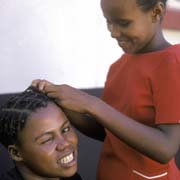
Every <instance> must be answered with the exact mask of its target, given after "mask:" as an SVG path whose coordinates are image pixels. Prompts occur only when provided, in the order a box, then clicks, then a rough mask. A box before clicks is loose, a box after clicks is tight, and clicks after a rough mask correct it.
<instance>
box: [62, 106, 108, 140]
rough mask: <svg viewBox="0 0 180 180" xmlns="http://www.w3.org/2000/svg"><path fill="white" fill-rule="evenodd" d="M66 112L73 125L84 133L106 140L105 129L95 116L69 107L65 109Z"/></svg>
mask: <svg viewBox="0 0 180 180" xmlns="http://www.w3.org/2000/svg"><path fill="white" fill-rule="evenodd" d="M64 112H65V114H66V116H67V117H68V119H69V120H70V121H71V123H72V125H73V126H74V127H76V128H77V129H78V130H79V131H80V132H82V133H83V134H84V135H86V136H88V137H91V138H93V139H96V140H100V141H103V140H104V138H105V135H106V134H105V130H104V128H103V127H102V126H101V125H100V124H99V123H98V122H97V121H96V120H95V119H94V118H93V117H91V116H90V115H87V114H82V113H78V112H75V111H71V110H68V109H64Z"/></svg>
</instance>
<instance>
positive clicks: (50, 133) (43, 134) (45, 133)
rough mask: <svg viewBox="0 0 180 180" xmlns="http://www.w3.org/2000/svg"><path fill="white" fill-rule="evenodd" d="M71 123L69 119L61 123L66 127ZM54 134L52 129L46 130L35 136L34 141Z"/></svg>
mask: <svg viewBox="0 0 180 180" xmlns="http://www.w3.org/2000/svg"><path fill="white" fill-rule="evenodd" d="M69 123H70V122H69V120H66V121H65V122H64V123H63V124H62V125H61V127H64V126H65V125H66V124H69ZM52 134H53V132H52V131H47V132H44V133H42V134H40V135H38V136H37V137H35V138H34V141H37V140H38V139H40V138H41V137H43V136H46V135H52Z"/></svg>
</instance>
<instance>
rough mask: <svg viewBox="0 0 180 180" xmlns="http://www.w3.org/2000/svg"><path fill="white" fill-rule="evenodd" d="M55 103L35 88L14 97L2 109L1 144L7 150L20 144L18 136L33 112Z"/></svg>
mask: <svg viewBox="0 0 180 180" xmlns="http://www.w3.org/2000/svg"><path fill="white" fill-rule="evenodd" d="M50 102H54V101H53V100H52V99H50V98H49V97H48V96H47V95H45V94H44V93H42V92H40V91H39V90H37V89H36V88H34V87H29V88H28V89H26V90H25V91H24V92H22V93H18V94H16V95H14V96H12V97H11V98H10V99H9V100H8V101H7V102H6V103H5V104H4V105H3V106H2V107H1V108H0V142H1V143H2V144H3V145H4V146H5V147H6V148H7V147H8V146H9V145H11V144H17V143H18V142H19V139H18V134H19V132H20V131H21V130H22V129H23V128H24V127H25V124H26V121H27V119H28V117H29V116H30V114H31V113H32V112H35V111H36V110H37V109H39V108H45V107H47V105H48V103H50Z"/></svg>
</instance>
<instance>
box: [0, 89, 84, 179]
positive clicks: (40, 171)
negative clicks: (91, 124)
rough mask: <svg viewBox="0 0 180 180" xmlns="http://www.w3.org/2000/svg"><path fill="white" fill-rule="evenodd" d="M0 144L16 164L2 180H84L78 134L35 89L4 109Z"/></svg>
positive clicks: (18, 97)
mask: <svg viewBox="0 0 180 180" xmlns="http://www.w3.org/2000/svg"><path fill="white" fill-rule="evenodd" d="M0 142H1V143H2V144H3V145H4V146H5V147H6V148H7V149H8V151H9V153H10V155H11V157H12V159H13V161H14V162H15V168H14V169H12V170H10V171H9V172H7V173H5V174H2V175H0V180H47V179H48V180H81V178H80V176H79V175H78V174H76V171H77V143H78V139H77V135H76V133H75V131H74V130H73V129H72V128H71V125H70V122H69V120H68V119H67V118H66V116H65V114H64V113H63V111H62V110H61V109H60V108H59V107H58V106H57V105H56V104H55V103H54V101H53V100H51V99H50V98H49V97H47V96H46V95H45V94H43V93H42V92H39V91H37V90H35V89H34V88H29V89H27V90H26V91H24V92H22V93H19V94H18V95H15V96H13V97H12V98H11V99H9V100H8V102H7V103H6V104H4V105H3V106H2V107H1V109H0Z"/></svg>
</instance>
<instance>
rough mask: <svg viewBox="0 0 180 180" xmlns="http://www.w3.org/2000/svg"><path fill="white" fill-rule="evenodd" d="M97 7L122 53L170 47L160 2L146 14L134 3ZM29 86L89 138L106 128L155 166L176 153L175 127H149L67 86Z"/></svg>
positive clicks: (179, 134)
mask: <svg viewBox="0 0 180 180" xmlns="http://www.w3.org/2000/svg"><path fill="white" fill-rule="evenodd" d="M101 7H102V10H103V14H104V17H105V18H106V19H107V25H108V29H109V30H110V33H111V36H112V37H113V38H115V39H116V40H117V41H118V44H119V46H120V47H121V48H122V49H123V50H124V52H125V53H130V54H140V53H149V52H152V51H157V50H161V49H164V48H167V47H168V46H169V45H170V44H169V43H168V42H167V41H166V40H165V39H164V37H163V34H162V30H161V20H162V19H163V16H164V12H165V5H164V4H163V3H162V2H158V3H157V5H156V6H155V7H154V8H152V9H151V10H149V11H148V12H144V11H143V10H142V8H140V7H139V6H138V5H137V4H136V1H135V0H127V1H123V0H111V1H109V0H101ZM32 85H33V86H36V87H38V88H39V90H41V91H43V92H45V93H47V94H48V96H50V97H53V98H56V101H57V103H58V104H59V105H61V106H62V107H63V108H64V109H65V110H66V111H67V112H68V113H69V115H68V117H69V118H70V120H71V122H72V123H73V124H74V125H75V126H76V127H77V128H78V129H79V130H80V131H82V132H83V133H86V135H88V136H90V137H95V138H97V139H100V140H103V139H104V137H105V131H104V129H103V128H106V129H108V130H109V131H111V133H113V134H114V135H115V136H116V137H118V138H119V139H120V140H122V141H124V142H125V143H126V144H128V145H129V146H131V147H133V148H134V149H136V150H137V151H139V152H141V153H143V154H144V155H146V156H148V157H150V158H151V159H153V160H155V161H157V162H159V163H167V162H169V161H170V160H171V159H172V158H173V157H174V156H175V154H176V153H177V151H178V148H179V144H180V125H179V124H161V125H156V126H154V127H150V126H147V125H144V124H141V123H139V122H137V121H135V120H134V119H132V118H129V117H127V116H125V115H123V114H122V113H121V112H119V111H117V110H116V109H114V108H113V107H111V106H109V105H108V104H106V103H105V102H103V101H102V100H101V99H99V98H96V97H94V96H91V95H89V94H87V93H85V92H82V91H80V90H78V89H75V88H73V87H71V86H68V85H54V84H52V83H50V82H48V81H45V80H34V81H33V82H32ZM85 114H89V116H88V118H91V119H92V121H88V120H87V116H86V115H85ZM142 137H143V138H142Z"/></svg>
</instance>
